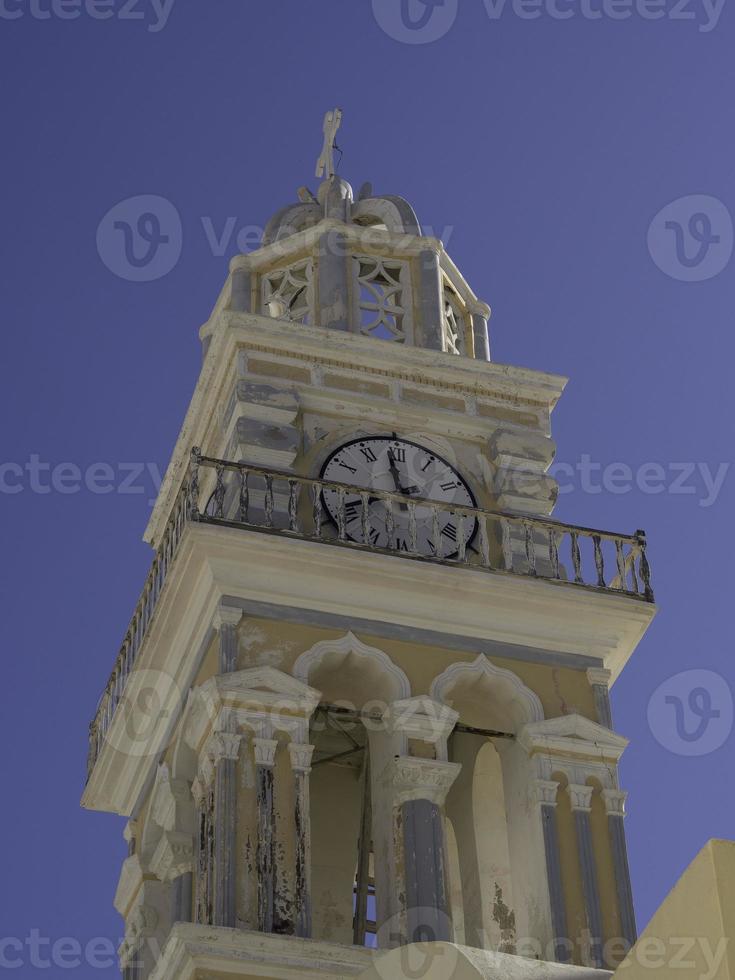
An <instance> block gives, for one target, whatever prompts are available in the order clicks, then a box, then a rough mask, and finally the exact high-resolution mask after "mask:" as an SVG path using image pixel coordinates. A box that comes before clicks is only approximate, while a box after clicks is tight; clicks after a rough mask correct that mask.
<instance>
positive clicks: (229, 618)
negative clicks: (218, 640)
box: [212, 602, 243, 630]
mask: <svg viewBox="0 0 735 980" xmlns="http://www.w3.org/2000/svg"><path fill="white" fill-rule="evenodd" d="M242 615H243V613H242V609H239V608H238V607H237V606H225V605H224V604H223V603H221V602H220V604H219V605H218V606H217V608H216V609H215V611H214V617H213V619H212V625H213V626H214V628H215V629H216V630H220V629H222V627H223V626H237V625H238V623H239V622H240V620H241V619H242Z"/></svg>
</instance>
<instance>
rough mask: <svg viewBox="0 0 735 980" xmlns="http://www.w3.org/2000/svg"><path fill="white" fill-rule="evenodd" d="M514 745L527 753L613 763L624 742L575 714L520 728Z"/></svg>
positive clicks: (602, 727) (624, 744)
mask: <svg viewBox="0 0 735 980" xmlns="http://www.w3.org/2000/svg"><path fill="white" fill-rule="evenodd" d="M518 741H519V742H520V744H521V745H523V746H524V748H526V750H527V751H529V752H550V753H553V754H555V755H566V756H593V757H602V758H605V759H610V760H612V761H615V762H617V761H618V759H619V758H620V756H621V755H622V754H623V752H624V751H625V748H626V746H627V745H628V739H627V738H625V737H624V736H622V735H617V734H616V733H615V732H611V731H610V729H609V728H605V727H604V726H603V725H598V724H597V722H595V721H591V720H590V719H589V718H585V717H584V716H583V715H579V714H569V715H562V716H561V717H559V718H548V719H546V720H545V721H537V722H531V723H529V724H528V725H524V726H523V728H522V729H521V731H520V732H519V734H518Z"/></svg>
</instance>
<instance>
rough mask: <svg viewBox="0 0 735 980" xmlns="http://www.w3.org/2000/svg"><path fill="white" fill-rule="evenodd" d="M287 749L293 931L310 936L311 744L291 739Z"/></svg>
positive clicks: (312, 750) (299, 934) (312, 752)
mask: <svg viewBox="0 0 735 980" xmlns="http://www.w3.org/2000/svg"><path fill="white" fill-rule="evenodd" d="M288 752H289V755H290V756H291V768H292V769H293V773H294V789H295V797H296V805H295V820H296V895H295V904H296V923H295V928H296V935H297V936H302V937H303V938H304V939H309V938H311V814H310V804H309V773H310V772H311V757H312V755H313V754H314V746H313V745H305V744H303V743H302V744H298V743H294V742H290V743H289V746H288Z"/></svg>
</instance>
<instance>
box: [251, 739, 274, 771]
mask: <svg viewBox="0 0 735 980" xmlns="http://www.w3.org/2000/svg"><path fill="white" fill-rule="evenodd" d="M252 741H253V747H254V748H255V764H256V766H262V767H263V768H265V769H272V768H273V767H274V766H275V764H276V749H277V748H278V739H276V738H258V737H256V738H254V739H253V740H252Z"/></svg>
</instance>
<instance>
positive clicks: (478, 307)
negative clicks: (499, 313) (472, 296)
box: [467, 299, 491, 320]
mask: <svg viewBox="0 0 735 980" xmlns="http://www.w3.org/2000/svg"><path fill="white" fill-rule="evenodd" d="M467 309H468V311H469V312H470V313H472V314H473V315H474V316H481V317H482V318H483V319H484V320H489V319H490V313H491V310H490V307H489V306H488V305H487V303H484V302H483V301H482V300H481V299H476V300H472V301H471V302H470V303H468V304H467Z"/></svg>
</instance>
